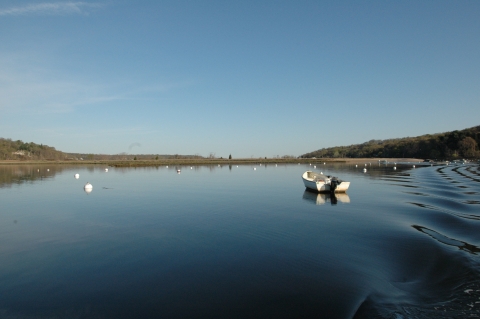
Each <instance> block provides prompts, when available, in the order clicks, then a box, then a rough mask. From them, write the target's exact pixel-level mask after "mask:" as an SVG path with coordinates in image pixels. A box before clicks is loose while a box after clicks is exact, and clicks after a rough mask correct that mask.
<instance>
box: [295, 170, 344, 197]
mask: <svg viewBox="0 0 480 319" xmlns="http://www.w3.org/2000/svg"><path fill="white" fill-rule="evenodd" d="M302 179H303V183H304V184H305V187H306V188H308V189H311V190H313V191H316V192H335V193H345V192H346V191H347V189H348V187H349V186H350V182H345V181H342V180H340V179H338V178H336V177H332V176H327V175H323V174H321V173H315V172H312V171H306V172H305V173H303V175H302Z"/></svg>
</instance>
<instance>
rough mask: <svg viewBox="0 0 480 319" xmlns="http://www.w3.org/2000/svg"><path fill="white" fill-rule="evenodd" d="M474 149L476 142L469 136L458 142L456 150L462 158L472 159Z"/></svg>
mask: <svg viewBox="0 0 480 319" xmlns="http://www.w3.org/2000/svg"><path fill="white" fill-rule="evenodd" d="M476 147H477V142H476V141H475V140H474V139H473V138H471V137H470V136H467V137H465V138H464V139H463V140H461V141H460V142H458V148H459V150H460V152H461V154H462V155H463V156H464V157H474V156H475V148H476Z"/></svg>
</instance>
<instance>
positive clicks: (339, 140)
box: [0, 0, 480, 158]
mask: <svg viewBox="0 0 480 319" xmlns="http://www.w3.org/2000/svg"><path fill="white" fill-rule="evenodd" d="M479 17H480V1H439V0H435V1H320V0H316V1H281V0H280V1H268V0H265V1H257V0H256V1H249V0H244V1H207V0H205V1H196V0H195V1H194V0H192V1H182V0H175V1H168V0H165V1H126V0H124V1H121V0H120V1H112V0H106V1H52V2H44V1H22V0H3V1H2V2H1V3H0V39H1V41H0V137H3V138H11V139H13V140H17V139H20V140H23V141H25V142H35V143H39V144H40V143H43V144H47V145H50V146H54V147H55V148H57V149H59V150H61V151H65V152H85V153H102V154H117V153H121V152H127V153H130V154H199V155H202V156H208V155H209V154H210V153H214V154H215V155H216V156H218V157H220V156H223V157H226V156H228V155H229V154H232V156H233V157H236V158H239V157H252V156H253V157H264V156H268V157H271V156H277V155H280V156H283V155H297V156H298V155H301V154H304V153H306V152H310V151H314V150H317V149H320V148H323V147H330V146H337V145H351V144H357V143H363V142H365V141H368V140H371V139H387V138H397V137H406V136H418V135H423V134H429V133H440V132H446V131H451V130H460V129H464V128H468V127H472V126H476V125H479V124H480V122H479V119H480V105H479V104H480V103H479V101H480V40H479V39H480V19H479Z"/></svg>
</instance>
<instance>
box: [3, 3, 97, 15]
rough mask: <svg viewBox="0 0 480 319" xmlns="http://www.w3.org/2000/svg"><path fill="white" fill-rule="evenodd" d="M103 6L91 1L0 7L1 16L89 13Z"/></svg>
mask: <svg viewBox="0 0 480 319" xmlns="http://www.w3.org/2000/svg"><path fill="white" fill-rule="evenodd" d="M102 6H104V4H102V3H91V2H72V1H68V2H44V3H38V4H27V5H24V6H17V7H10V8H6V9H0V16H20V15H69V14H88V13H89V12H90V11H91V10H93V9H97V8H100V7H102Z"/></svg>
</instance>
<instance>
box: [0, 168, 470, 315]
mask: <svg viewBox="0 0 480 319" xmlns="http://www.w3.org/2000/svg"><path fill="white" fill-rule="evenodd" d="M358 164H359V165H358V167H355V164H352V165H346V164H343V165H342V164H337V165H333V164H327V165H318V167H316V168H313V166H310V165H303V164H302V165H278V166H276V165H268V166H265V165H262V166H260V165H256V166H239V167H237V166H236V165H232V166H230V167H229V166H222V167H218V166H200V167H190V166H184V167H178V168H180V169H181V174H177V172H176V169H177V168H176V167H169V168H167V167H158V168H129V169H119V168H109V171H108V172H105V170H104V168H105V167H99V166H54V165H52V166H48V165H42V166H27V165H24V166H0V202H1V212H0V258H1V260H2V262H1V263H0V296H1V298H0V314H1V315H2V316H3V317H5V318H133V317H136V318H200V317H202V318H203V317H207V318H225V317H229V318H246V317H249V318H274V317H275V318H310V317H315V318H318V317H325V318H326V317H328V318H465V317H468V316H473V315H478V316H480V313H479V309H480V299H479V297H480V276H479V271H478V270H479V268H478V266H479V257H478V254H479V252H480V248H479V247H480V231H479V223H480V209H479V208H480V206H479V205H480V187H479V186H480V184H479V183H480V176H479V173H480V171H479V168H478V165H462V166H429V167H418V164H417V168H415V169H414V168H413V167H412V166H413V165H411V164H403V165H397V170H393V164H387V165H379V164H377V163H372V164H370V163H367V172H366V173H364V172H363V168H364V167H365V166H364V163H358ZM254 168H255V170H254ZM307 169H313V170H316V171H323V172H324V173H325V174H330V175H335V176H338V177H340V178H342V179H345V180H348V181H350V182H351V186H350V189H349V190H348V192H347V195H343V196H340V195H339V196H336V197H331V196H328V195H318V194H314V193H310V192H307V191H305V188H304V186H303V183H302V181H301V174H302V173H303V172H304V171H305V170H307ZM75 173H79V174H80V178H79V179H75V178H74V174H75ZM86 182H90V183H91V184H92V185H93V191H92V192H91V193H89V194H87V193H85V192H84V190H83V185H84V184H85V183H86Z"/></svg>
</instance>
